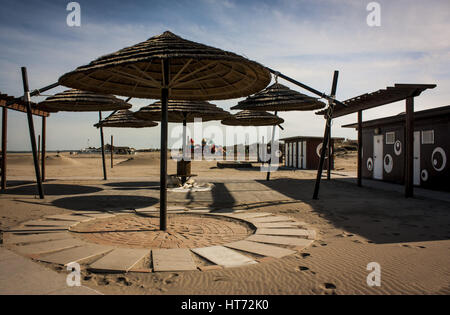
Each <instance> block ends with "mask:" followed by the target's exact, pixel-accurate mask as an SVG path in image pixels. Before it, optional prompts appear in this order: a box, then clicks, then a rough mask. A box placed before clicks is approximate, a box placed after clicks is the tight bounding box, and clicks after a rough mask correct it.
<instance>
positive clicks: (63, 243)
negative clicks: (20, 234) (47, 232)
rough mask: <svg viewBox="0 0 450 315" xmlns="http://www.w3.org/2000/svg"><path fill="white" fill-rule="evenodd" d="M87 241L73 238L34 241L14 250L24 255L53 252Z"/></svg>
mask: <svg viewBox="0 0 450 315" xmlns="http://www.w3.org/2000/svg"><path fill="white" fill-rule="evenodd" d="M84 244H86V243H84V242H82V241H80V240H77V239H73V238H68V239H62V240H54V241H48V242H47V241H46V242H41V243H33V244H29V245H23V246H15V247H14V250H15V251H17V252H19V253H21V254H23V255H31V254H43V253H51V252H56V251H58V250H63V249H68V248H72V247H76V246H81V245H84Z"/></svg>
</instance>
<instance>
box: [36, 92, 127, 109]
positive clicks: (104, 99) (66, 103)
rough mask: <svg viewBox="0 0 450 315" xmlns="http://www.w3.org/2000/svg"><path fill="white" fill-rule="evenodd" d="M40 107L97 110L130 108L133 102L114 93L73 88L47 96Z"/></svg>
mask: <svg viewBox="0 0 450 315" xmlns="http://www.w3.org/2000/svg"><path fill="white" fill-rule="evenodd" d="M38 107H39V108H42V109H43V110H46V111H49V112H59V111H65V112H96V111H110V110H119V109H128V108H131V104H128V103H127V102H125V101H123V100H121V99H120V98H117V97H115V96H114V95H103V94H97V93H92V92H87V91H81V90H75V89H72V90H66V91H64V92H62V93H57V94H55V95H52V96H49V97H47V98H46V99H45V100H44V101H42V102H40V103H39V104H38Z"/></svg>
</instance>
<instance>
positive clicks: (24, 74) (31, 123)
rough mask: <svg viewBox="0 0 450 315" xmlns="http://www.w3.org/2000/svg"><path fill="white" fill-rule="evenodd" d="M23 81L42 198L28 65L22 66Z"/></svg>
mask: <svg viewBox="0 0 450 315" xmlns="http://www.w3.org/2000/svg"><path fill="white" fill-rule="evenodd" d="M22 82H23V93H24V95H25V104H26V107H27V118H28V130H29V132H30V141H31V151H32V152H33V162H34V171H35V174H36V182H37V188H38V192H39V197H40V198H41V199H44V189H43V188H42V181H41V170H40V169H39V162H38V157H37V150H36V136H35V133H34V123H33V113H32V112H31V101H30V89H29V87H28V76H27V68H26V67H22Z"/></svg>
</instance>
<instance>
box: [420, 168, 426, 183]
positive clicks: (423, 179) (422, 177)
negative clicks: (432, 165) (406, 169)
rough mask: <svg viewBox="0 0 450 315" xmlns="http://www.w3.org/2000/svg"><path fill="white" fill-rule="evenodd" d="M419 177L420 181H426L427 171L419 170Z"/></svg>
mask: <svg viewBox="0 0 450 315" xmlns="http://www.w3.org/2000/svg"><path fill="white" fill-rule="evenodd" d="M420 178H421V179H422V181H424V182H426V181H427V180H428V171H427V170H422V172H420Z"/></svg>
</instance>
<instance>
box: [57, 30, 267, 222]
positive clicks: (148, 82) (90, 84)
mask: <svg viewBox="0 0 450 315" xmlns="http://www.w3.org/2000/svg"><path fill="white" fill-rule="evenodd" d="M59 83H60V84H61V85H66V86H69V87H72V88H78V89H83V90H88V91H92V92H98V93H112V94H116V95H123V96H128V97H140V98H150V99H159V98H161V103H162V110H161V122H162V123H161V172H160V181H161V191H160V209H161V213H160V228H161V230H166V228H167V187H166V186H167V185H166V183H167V178H166V176H167V132H168V130H167V101H168V99H169V98H170V99H177V100H218V99H230V98H238V97H246V96H248V95H251V94H253V93H256V92H258V91H260V90H261V89H263V88H265V87H266V86H267V85H268V84H269V83H270V73H269V71H268V70H267V68H265V67H263V66H262V65H260V64H258V63H256V62H254V61H251V60H249V59H247V58H244V57H242V56H239V55H236V54H234V53H231V52H227V51H223V50H221V49H217V48H214V47H210V46H206V45H203V44H199V43H195V42H192V41H188V40H185V39H183V38H181V37H179V36H176V35H175V34H173V33H171V32H164V33H163V34H161V35H158V36H154V37H151V38H150V39H149V40H147V41H145V42H142V43H139V44H137V45H134V46H131V47H127V48H124V49H122V50H119V51H117V52H115V53H112V54H109V55H105V56H102V57H100V58H98V59H97V60H94V61H92V62H91V63H90V64H88V65H85V66H81V67H79V68H77V69H76V70H74V71H72V72H69V73H66V74H65V75H63V76H62V77H60V78H59Z"/></svg>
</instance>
